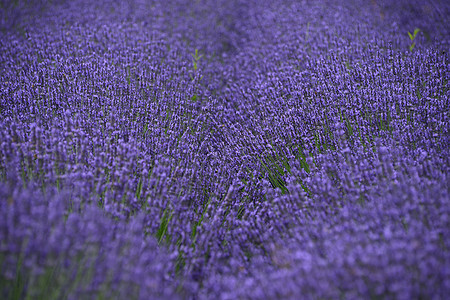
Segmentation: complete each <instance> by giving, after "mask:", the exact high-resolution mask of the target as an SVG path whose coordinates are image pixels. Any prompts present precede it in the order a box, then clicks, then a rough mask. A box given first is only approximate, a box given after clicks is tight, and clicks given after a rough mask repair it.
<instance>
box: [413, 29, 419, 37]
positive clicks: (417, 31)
mask: <svg viewBox="0 0 450 300" xmlns="http://www.w3.org/2000/svg"><path fill="white" fill-rule="evenodd" d="M419 32H420V29H419V28H416V29H414V38H415V37H416V35H417V34H418V33H419Z"/></svg>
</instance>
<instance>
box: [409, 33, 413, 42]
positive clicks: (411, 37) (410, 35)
mask: <svg viewBox="0 0 450 300" xmlns="http://www.w3.org/2000/svg"><path fill="white" fill-rule="evenodd" d="M408 35H409V39H410V40H411V41H412V40H414V37H413V36H412V34H411V33H410V32H409V31H408Z"/></svg>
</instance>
